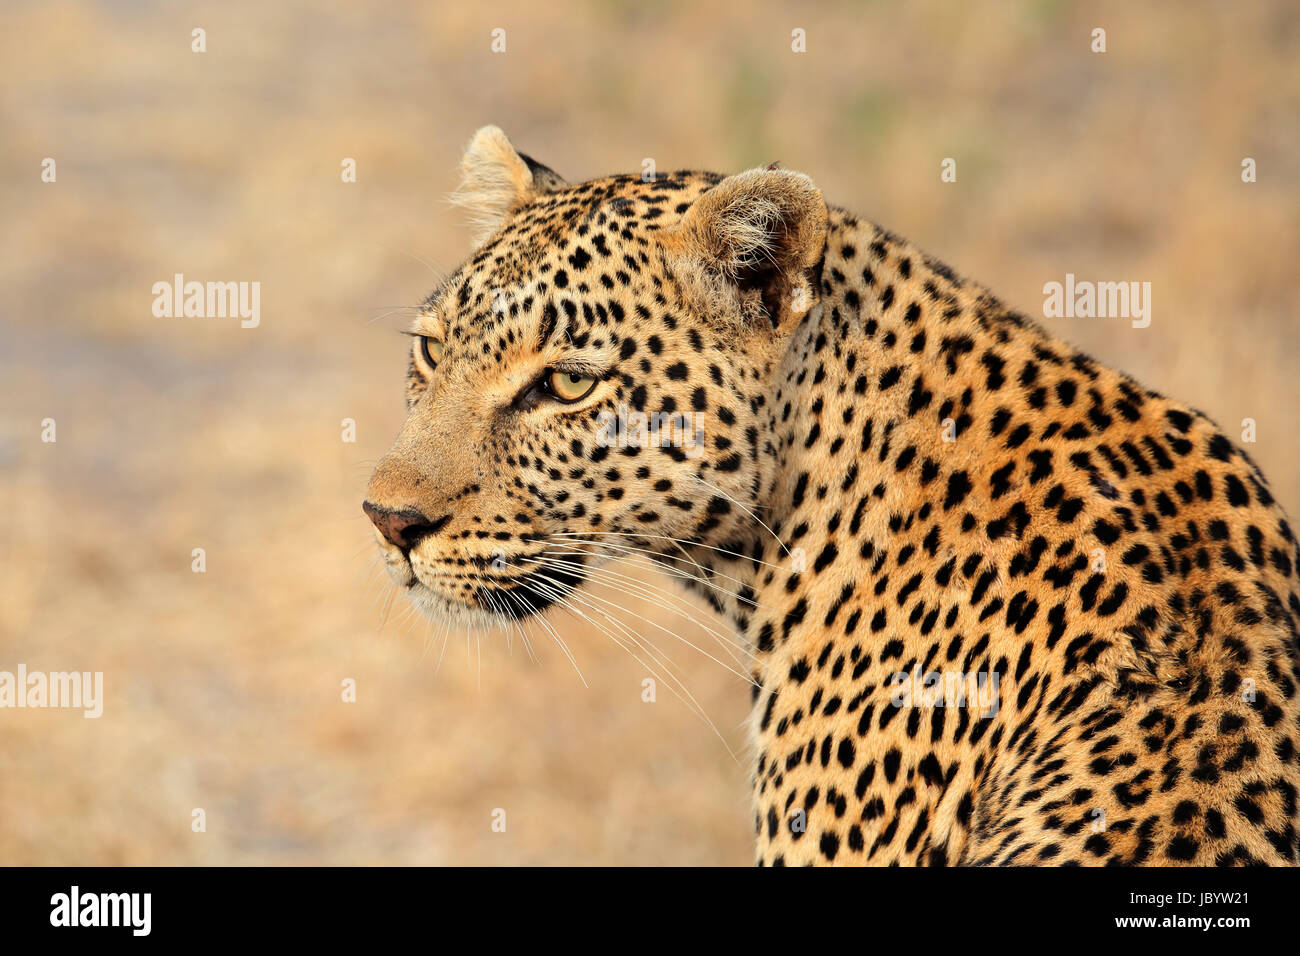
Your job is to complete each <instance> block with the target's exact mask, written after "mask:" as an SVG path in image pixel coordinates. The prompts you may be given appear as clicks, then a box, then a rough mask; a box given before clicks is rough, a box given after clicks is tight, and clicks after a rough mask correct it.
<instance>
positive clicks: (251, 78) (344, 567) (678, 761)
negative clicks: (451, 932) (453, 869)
mask: <svg viewBox="0 0 1300 956" xmlns="http://www.w3.org/2000/svg"><path fill="white" fill-rule="evenodd" d="M0 17H2V24H3V28H2V29H0V172H2V174H3V175H0V210H2V212H0V217H2V218H0V389H2V390H0V396H2V404H0V500H2V501H3V502H4V505H3V507H2V508H0V670H8V671H14V670H15V669H16V668H17V665H18V664H20V663H23V664H25V665H26V666H27V668H28V669H29V670H44V671H64V670H88V671H102V672H104V681H105V698H106V699H105V703H104V713H103V716H102V717H101V718H100V719H98V720H90V719H83V718H82V716H81V714H80V712H76V711H64V710H0V864H20V863H21V864H168V863H175V864H199V863H202V864H281V863H367V864H372V863H399V864H415V863H428V864H534V863H556V864H597V863H604V864H610V863H614V864H618V863H638V864H697V863H710V864H712V863H717V864H747V863H749V862H750V861H751V859H752V856H751V850H750V846H751V822H750V813H749V810H748V785H747V776H748V766H747V763H746V751H745V742H744V734H743V729H742V723H743V721H744V719H745V716H746V713H747V708H748V700H749V695H748V692H747V688H746V686H745V685H744V683H743V682H742V681H740V680H739V679H738V678H736V677H735V676H733V675H732V674H730V673H728V672H727V671H726V670H724V669H723V668H721V667H719V666H718V665H717V664H715V663H713V662H712V661H710V660H709V659H708V658H706V657H704V656H702V655H700V654H697V653H694V652H692V651H691V650H690V649H689V648H687V647H685V646H684V645H678V644H676V642H674V641H673V640H671V639H669V638H666V637H664V636H663V634H662V633H661V634H659V640H658V643H659V645H660V646H661V647H662V648H663V649H664V650H665V651H667V652H668V653H670V654H671V656H672V657H673V659H674V660H675V661H676V662H677V664H678V665H679V666H680V668H681V670H680V673H681V676H682V680H683V682H684V683H685V685H686V686H687V687H688V688H689V690H690V691H691V692H692V693H693V694H694V696H695V697H696V699H697V700H698V701H699V704H700V706H701V708H702V709H703V711H704V713H705V714H707V716H708V718H709V719H710V720H712V722H713V723H714V724H715V725H716V727H717V728H718V730H719V733H718V734H715V733H714V731H713V730H712V729H710V727H709V725H708V724H707V723H706V722H705V721H704V720H703V719H701V717H700V716H699V715H698V714H697V713H694V712H693V711H692V710H691V709H690V708H688V707H686V706H685V705H683V704H682V703H681V702H679V701H678V700H676V699H675V698H673V697H672V695H671V694H670V693H667V692H666V691H665V688H663V687H662V686H661V687H660V689H659V693H658V700H657V701H656V702H655V703H645V702H643V700H642V683H641V682H642V680H643V679H644V678H645V677H646V676H647V674H646V672H645V670H644V669H643V668H642V667H641V666H640V665H638V664H637V663H636V662H635V661H633V660H632V659H631V658H630V657H628V656H627V654H626V653H624V652H623V651H622V650H620V649H619V648H617V647H615V646H614V645H613V643H612V642H611V641H610V640H609V639H608V638H607V637H605V636H603V635H602V634H600V633H599V632H597V631H595V630H592V629H590V628H585V627H582V626H579V622H576V621H575V620H574V619H572V618H566V617H564V616H563V615H559V616H556V617H554V618H553V619H552V621H553V624H554V626H555V627H556V628H557V629H559V631H560V632H561V634H562V635H563V636H564V637H565V639H566V641H567V643H568V645H569V646H570V648H572V650H573V653H574V656H575V658H576V660H577V663H578V666H579V668H580V669H581V672H582V675H583V677H584V678H585V684H584V682H583V680H580V679H579V677H578V676H577V674H576V673H575V671H574V669H573V668H572V667H571V666H570V664H569V662H568V661H567V660H566V659H565V657H564V655H563V654H562V653H561V652H560V651H559V649H558V648H557V647H556V646H555V644H554V643H553V642H550V641H549V640H547V639H545V637H544V636H543V635H542V634H541V632H540V631H538V630H536V629H534V632H533V634H534V640H533V642H532V643H533V646H534V648H535V649H536V651H537V659H536V660H532V659H530V657H529V655H528V654H527V653H525V651H524V649H523V647H522V646H521V643H520V641H519V639H518V637H517V636H516V637H515V638H514V639H513V640H512V641H511V642H510V644H509V645H508V646H507V643H506V640H505V637H504V636H497V637H491V638H487V639H484V640H467V639H466V638H465V637H464V636H462V635H450V637H449V640H448V641H447V642H446V644H445V645H444V644H443V640H442V638H443V637H444V636H445V635H444V634H443V633H442V632H440V631H438V630H437V629H436V628H434V627H433V626H431V625H430V624H429V623H428V622H425V621H423V620H418V619H415V618H414V617H413V616H412V615H411V614H410V613H409V612H408V610H407V609H406V607H405V605H404V603H403V602H402V601H401V599H400V598H399V599H398V600H397V601H392V602H390V597H391V591H390V587H389V584H388V581H387V578H386V577H385V576H384V575H383V574H382V572H381V568H380V566H379V563H378V560H377V556H376V552H375V548H374V546H373V543H372V541H371V532H370V527H369V524H368V522H367V521H366V520H365V518H364V517H363V516H362V514H361V511H360V502H361V497H362V491H363V489H364V487H365V482H366V479H367V477H368V474H369V471H370V468H371V467H372V466H373V464H374V463H375V461H376V460H377V459H378V458H379V456H380V455H382V453H383V451H384V450H385V448H386V447H387V444H388V442H389V441H390V440H391V438H392V437H393V436H394V435H395V434H396V431H397V428H398V426H399V424H400V422H401V419H402V416H403V375H404V369H405V364H406V350H407V345H408V342H407V340H406V339H405V338H404V337H402V336H400V335H399V334H397V330H399V329H401V328H402V327H404V325H405V323H406V321H407V315H408V313H405V312H403V311H394V310H400V308H401V307H403V306H410V305H413V304H415V303H416V302H418V301H419V300H420V299H421V298H422V297H423V296H424V295H425V294H426V293H427V292H428V291H430V290H431V289H432V288H433V286H434V284H435V282H436V276H435V273H436V272H437V271H439V270H450V269H451V268H454V266H455V265H456V264H457V263H458V262H459V261H460V260H461V259H462V258H463V257H464V256H465V255H466V253H467V252H468V250H469V238H468V236H469V233H468V230H467V229H466V228H465V226H464V223H463V219H462V217H461V216H460V215H459V214H458V213H457V212H455V211H454V210H452V209H451V208H450V207H449V206H448V205H447V203H446V202H445V197H446V195H447V193H448V192H449V191H450V190H451V189H452V188H453V187H454V185H455V182H456V166H457V162H458V160H459V156H460V151H461V148H462V146H463V144H464V143H465V141H466V140H467V139H468V138H469V136H470V135H471V134H472V133H473V131H474V130H475V129H476V128H478V127H479V126H481V125H483V124H486V123H496V124H499V125H500V126H502V127H503V128H504V129H505V130H506V132H507V133H508V134H509V135H510V136H511V137H512V139H513V140H514V142H515V144H516V145H517V146H518V147H519V148H520V149H522V150H524V151H526V152H528V153H530V154H532V155H533V156H535V157H536V158H538V159H539V160H541V161H542V162H545V163H547V164H549V165H551V166H553V167H554V168H555V169H556V170H558V171H559V172H560V173H561V174H562V175H565V176H566V177H568V178H569V179H571V180H574V181H577V180H581V179H585V178H591V177H593V176H597V175H603V174H606V173H611V172H630V171H639V170H640V169H641V164H642V161H643V160H644V159H646V158H652V159H653V160H654V161H655V163H656V165H657V166H658V167H659V168H660V169H671V168H679V167H683V166H693V167H705V168H713V169H717V170H721V171H738V170H741V169H744V168H749V167H753V166H757V165H761V164H766V163H769V162H772V161H774V160H779V161H780V162H781V163H782V164H783V165H784V166H785V167H786V168H791V169H797V170H801V171H804V172H807V173H809V174H810V175H812V176H813V178H814V179H815V180H817V182H818V183H819V184H820V185H821V187H822V188H823V190H824V192H825V195H826V196H827V198H828V199H829V200H830V201H832V202H835V203H838V204H841V205H845V206H848V207H850V208H852V209H854V210H855V211H857V212H859V213H860V214H862V215H864V216H866V217H868V218H871V219H874V220H875V221H877V222H880V223H881V224H883V225H885V226H887V227H889V228H891V229H893V230H895V231H897V232H899V233H902V234H904V235H906V236H908V237H909V238H911V239H913V240H914V241H916V242H917V243H919V244H920V245H921V246H922V247H924V248H927V249H928V250H929V251H931V252H932V253H934V254H936V255H938V256H939V257H941V258H943V259H945V260H946V261H948V262H950V263H951V264H952V265H953V266H954V267H955V268H956V269H957V270H958V271H959V272H961V273H963V274H965V275H968V276H971V277H974V278H976V279H978V280H980V281H981V282H983V283H985V284H987V285H989V286H990V287H991V288H992V289H993V290H994V291H995V292H996V293H998V294H999V295H1000V296H1001V297H1002V298H1003V299H1005V300H1006V301H1007V302H1008V303H1009V304H1011V305H1012V306H1014V307H1017V308H1019V309H1021V310H1023V311H1025V312H1027V313H1029V314H1031V315H1036V316H1041V314H1042V303H1043V292H1042V287H1043V284H1044V283H1045V282H1049V281H1063V280H1064V276H1065V274H1066V273H1067V272H1072V273H1074V274H1075V275H1076V276H1078V277H1079V278H1080V279H1092V280H1138V281H1149V282H1150V283H1151V284H1152V324H1151V326H1150V328H1147V329H1133V328H1131V327H1130V326H1129V324H1128V322H1126V321H1124V320H1113V319H1112V320H1101V319H1091V320H1089V319H1055V320H1050V321H1048V322H1047V324H1048V325H1050V326H1052V327H1053V328H1054V329H1055V330H1056V331H1058V332H1059V333H1060V334H1062V335H1064V336H1065V337H1067V338H1068V339H1070V340H1072V341H1073V342H1075V343H1077V344H1079V345H1081V346H1082V347H1084V348H1085V349H1087V350H1088V351H1091V352H1092V353H1094V354H1095V355H1096V356H1097V357H1099V358H1100V359H1102V360H1103V361H1105V362H1107V363H1109V364H1113V365H1117V366H1119V367H1121V368H1123V369H1125V370H1127V371H1129V372H1131V373H1132V374H1134V375H1135V376H1137V377H1138V378H1139V379H1141V380H1142V381H1143V382H1144V383H1146V384H1147V385H1149V386H1151V387H1153V388H1156V389H1158V390H1160V391H1163V392H1167V393H1170V394H1173V395H1176V396H1179V397H1181V398H1184V399H1186V400H1188V401H1190V402H1191V403H1192V404H1194V405H1197V406H1198V407H1200V408H1202V409H1203V410H1205V411H1206V412H1207V413H1209V414H1210V415H1211V416H1213V417H1214V418H1215V419H1217V420H1218V421H1219V422H1220V423H1221V424H1222V425H1223V426H1224V427H1225V430H1226V431H1227V432H1228V434H1229V435H1232V436H1234V437H1238V436H1239V435H1240V422H1241V420H1242V419H1244V418H1252V419H1254V420H1255V421H1256V422H1257V428H1258V442H1257V444H1254V445H1249V446H1247V447H1248V449H1249V451H1250V452H1251V454H1252V455H1253V456H1255V457H1256V459H1257V460H1258V461H1259V462H1260V464H1261V465H1262V467H1263V468H1264V470H1265V472H1266V474H1267V475H1269V476H1270V477H1271V480H1272V483H1273V487H1274V491H1275V492H1276V494H1277V496H1278V498H1279V499H1280V500H1281V501H1282V502H1283V504H1284V505H1285V506H1286V507H1288V508H1289V509H1290V510H1291V513H1292V514H1293V515H1295V514H1296V511H1295V509H1296V507H1297V505H1300V475H1298V474H1297V463H1298V462H1300V433H1298V432H1297V428H1296V425H1295V412H1294V409H1295V402H1296V384H1295V383H1296V368H1297V362H1296V359H1297V352H1298V349H1300V326H1298V324H1297V310H1296V306H1295V297H1296V293H1297V278H1296V268H1297V263H1298V262H1300V230H1298V227H1300V70H1298V69H1297V68H1296V63H1297V62H1300V7H1297V6H1296V5H1295V4H1293V3H1288V2H1282V0H1279V2H1277V3H1264V2H1258V3H1256V2H1250V3H1240V4H1219V3H1204V4H1201V3H1152V4H1141V5H1136V4H1130V3H1123V2H1116V3H1088V4H1078V5H1073V4H1067V3H1056V2H1026V3H1018V4H1017V3H1001V4H990V5H979V6H978V7H977V6H976V5H973V4H965V3H959V2H953V3H931V2H921V3H916V2H908V3H902V2H899V3H826V4H821V5H818V6H816V7H815V8H811V9H810V8H809V7H808V6H807V5H796V4H788V5H787V4H779V3H771V2H760V3H754V4H746V5H743V6H741V5H731V4H718V5H716V6H707V5H702V4H698V3H688V2H674V0H660V2H656V3H653V4H641V3H631V2H621V3H592V4H581V3H564V2H551V3H546V4H538V3H517V4H498V3H473V4H428V3H416V2H412V3H407V4H348V3H341V2H339V3H332V4H308V3H302V2H277V3H273V4H271V3H266V4H262V3H234V2H221V3H217V2H212V3H194V4H179V3H164V2H146V0H132V2H125V0H120V2H106V3H98V4H96V3H89V2H65V0H48V2H42V3H39V4H37V3H30V4H27V3H13V2H9V3H6V4H5V6H4V10H3V13H0ZM1096 27H1101V28H1103V29H1105V31H1106V45H1107V51H1106V52H1105V53H1104V54H1098V53H1093V52H1091V49H1090V48H1091V46H1092V42H1093V41H1092V36H1091V34H1092V30H1093V29H1094V28H1096ZM195 28H202V29H203V30H204V31H206V36H205V40H206V52H204V53H195V52H192V50H191V44H192V42H193V40H192V31H193V30H194V29H195ZM497 28H500V29H503V30H504V31H505V34H504V41H505V52H501V53H494V52H493V51H492V42H493V36H492V31H493V30H494V29H497ZM795 29H802V30H803V31H805V36H806V52H805V53H795V52H793V51H792V49H791V43H792V31H793V30H795ZM46 157H50V158H53V159H54V160H55V161H56V163H57V166H56V171H57V179H56V181H55V182H53V183H48V182H42V179H41V172H42V161H43V160H44V159H45V158H46ZM947 157H951V158H954V159H955V160H956V163H957V167H956V168H957V182H955V183H943V182H941V181H940V175H939V174H940V164H941V162H942V161H943V160H944V159H945V158H947ZM1245 157H1252V158H1253V159H1255V160H1256V162H1257V164H1258V182H1256V183H1253V184H1245V183H1243V182H1242V179H1241V164H1242V161H1243V159H1244V158H1245ZM345 158H351V159H354V160H355V162H356V179H357V181H356V182H355V183H345V182H343V181H342V178H341V164H342V162H343V161H344V159H345ZM175 273H183V274H184V275H185V276H186V278H187V279H193V280H198V281H208V280H217V281H246V282H252V281H257V282H260V283H261V323H260V325H259V326H258V327H257V328H255V329H244V328H241V327H240V325H239V322H238V320H237V319H220V318H213V319H198V318H190V319H185V318H176V319H166V318H155V317H154V316H153V314H152V311H151V308H152V303H153V299H154V294H153V292H152V286H153V283H155V282H158V281H170V280H171V277H172V276H173V275H174V274H175ZM46 418H52V419H54V420H55V422H56V427H57V441H56V442H54V443H46V442H42V441H41V431H42V425H41V423H42V420H44V419H46ZM344 419H352V420H354V421H355V423H356V441H355V442H354V443H349V442H345V441H344V440H343V428H342V422H343V420H344ZM195 548H202V549H204V551H205V553H206V565H207V570H206V572H205V573H194V572H193V571H192V570H191V562H192V557H191V555H192V552H193V549H195ZM658 584H664V582H663V581H662V580H660V581H659V582H658ZM665 586H667V585H665ZM626 603H627V605H628V610H629V612H630V614H629V616H628V617H627V618H626V620H627V621H628V623H629V624H631V625H633V626H635V627H637V628H638V629H639V630H642V631H643V632H648V631H649V628H650V625H648V624H643V623H642V622H639V621H638V620H637V619H636V618H635V617H634V616H631V615H632V614H639V615H642V616H644V617H646V618H649V619H650V620H653V621H655V622H657V623H660V624H662V625H663V627H664V628H666V629H668V630H672V631H674V632H676V633H678V634H680V635H682V636H683V637H685V638H687V639H690V640H693V641H699V640H701V639H704V640H707V636H706V635H704V634H703V633H702V632H701V630H700V628H699V627H698V626H697V625H695V624H693V623H692V622H691V621H690V620H689V619H688V618H687V617H685V616H683V615H682V614H680V613H672V612H670V611H668V610H665V609H663V608H660V607H656V606H654V604H652V603H650V602H636V601H627V602H626ZM688 603H689V602H688ZM690 613H691V615H692V616H694V617H697V618H700V619H702V620H707V614H706V612H703V611H698V610H696V611H691V612H690ZM444 648H445V649H444ZM345 680H352V681H355V686H356V701H355V703H348V702H344V701H343V700H342V691H341V688H342V683H343V682H344V681H345ZM733 752H734V754H735V756H733ZM195 808H202V809H203V810H204V811H205V814H206V832H202V833H195V832H193V830H192V829H191V820H192V812H193V810H194V809H195ZM498 808H499V809H503V810H505V811H506V819H507V826H506V829H505V832H493V829H492V821H493V812H494V811H495V810H497V809H498Z"/></svg>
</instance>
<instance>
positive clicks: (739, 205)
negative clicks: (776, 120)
mask: <svg viewBox="0 0 1300 956" xmlns="http://www.w3.org/2000/svg"><path fill="white" fill-rule="evenodd" d="M668 241H669V244H670V248H671V249H672V250H673V251H674V252H675V253H676V255H677V257H678V258H679V260H683V262H684V264H685V265H687V267H688V269H689V268H690V266H691V265H692V264H693V265H694V266H695V271H697V272H702V273H703V275H702V276H701V277H702V278H703V279H704V280H705V284H706V286H709V285H711V286H712V287H713V290H714V291H715V292H717V291H719V286H721V289H722V290H724V292H725V290H726V289H731V290H734V291H733V292H732V295H733V296H734V295H735V293H736V292H738V293H739V296H740V301H741V311H742V313H743V314H745V315H746V317H751V316H753V315H754V314H755V313H759V312H761V313H762V314H763V315H764V316H765V317H766V318H767V319H768V320H769V321H770V322H771V323H772V326H773V327H774V328H777V329H780V328H782V327H785V326H787V323H788V322H789V320H790V319H792V318H793V319H797V318H801V317H802V316H803V314H804V313H806V312H807V311H808V309H810V308H811V307H812V306H813V304H815V297H816V283H815V277H814V276H813V275H812V270H813V267H815V266H816V265H817V264H818V263H819V262H820V261H821V258H822V253H823V250H824V247H825V245H826V202H825V201H824V200H823V199H822V194H821V190H819V189H818V188H817V186H816V185H815V184H814V183H813V181H812V180H811V179H809V178H808V177H807V176H805V175H803V174H802V173H796V172H792V171H790V170H784V169H751V170H749V171H748V172H744V173H739V174H737V175H735V176H731V177H728V178H727V179H724V180H722V182H720V183H718V184H717V185H716V186H714V187H713V188H712V189H710V190H708V191H707V192H705V193H704V194H702V195H701V196H700V197H699V199H697V200H696V201H695V203H694V205H692V206H691V208H690V209H688V210H687V211H686V214H685V215H684V216H683V217H682V219H681V222H679V223H678V224H677V225H676V226H675V227H674V229H673V231H672V234H671V235H670V236H669V238H668Z"/></svg>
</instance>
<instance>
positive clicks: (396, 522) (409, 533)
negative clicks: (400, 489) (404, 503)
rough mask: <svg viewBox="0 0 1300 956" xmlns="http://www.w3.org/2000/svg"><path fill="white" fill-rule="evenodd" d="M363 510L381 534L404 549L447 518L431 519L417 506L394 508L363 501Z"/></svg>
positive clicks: (429, 532)
mask: <svg viewBox="0 0 1300 956" xmlns="http://www.w3.org/2000/svg"><path fill="white" fill-rule="evenodd" d="M361 510H362V511H364V512H365V513H366V517H368V518H369V519H370V520H371V521H372V522H374V525H375V527H376V528H378V529H379V533H380V534H382V535H383V536H384V537H385V538H387V539H388V541H389V542H391V543H392V544H394V545H396V546H397V547H399V548H401V549H402V550H403V551H405V550H408V549H410V548H413V547H415V545H416V544H417V543H418V542H419V541H420V539H421V538H423V537H425V536H426V535H430V534H433V533H434V532H435V531H437V530H438V528H439V527H440V526H441V525H442V524H446V519H442V521H441V522H432V521H430V520H429V519H428V518H426V517H425V516H424V513H423V512H421V511H420V510H419V509H417V508H402V509H400V510H394V509H392V508H381V507H380V506H379V505H376V504H372V503H371V502H369V501H363V502H362V503H361Z"/></svg>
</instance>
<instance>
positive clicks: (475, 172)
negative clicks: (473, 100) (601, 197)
mask: <svg viewBox="0 0 1300 956" xmlns="http://www.w3.org/2000/svg"><path fill="white" fill-rule="evenodd" d="M567 185H568V183H566V182H565V181H564V180H563V179H562V178H561V177H560V176H559V175H558V174H557V173H556V172H555V171H554V170H552V169H549V168H547V167H546V166H543V165H542V164H541V163H539V162H537V161H536V160H534V159H532V158H531V157H529V156H525V155H524V154H523V153H520V152H518V151H517V150H516V149H515V148H514V146H512V145H511V144H510V140H509V139H507V138H506V134H505V133H503V132H502V131H501V129H500V127H497V126H484V127H483V128H482V129H480V130H479V131H478V132H477V133H475V134H474V137H473V139H471V140H470V141H469V145H468V146H467V147H466V148H465V155H464V156H462V157H461V160H460V186H459V187H457V189H456V191H455V192H454V193H452V195H451V202H452V203H453V204H454V205H457V206H460V207H462V208H463V209H466V210H468V212H469V218H470V223H471V225H472V226H473V229H474V244H475V245H481V244H482V243H483V240H485V239H487V237H488V236H490V235H492V233H494V232H496V231H497V229H499V228H500V227H501V225H502V224H503V223H504V222H505V220H506V218H507V217H508V216H509V215H510V214H511V213H512V212H513V211H514V210H516V209H518V208H519V207H520V206H522V205H524V204H526V203H529V202H531V201H532V200H533V199H535V198H536V197H537V196H539V195H541V194H542V193H547V192H551V191H553V190H556V189H563V188H564V187H565V186H567Z"/></svg>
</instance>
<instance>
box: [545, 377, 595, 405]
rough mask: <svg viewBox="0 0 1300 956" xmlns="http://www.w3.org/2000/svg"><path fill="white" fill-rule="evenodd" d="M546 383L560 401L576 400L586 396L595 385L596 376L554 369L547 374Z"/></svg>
mask: <svg viewBox="0 0 1300 956" xmlns="http://www.w3.org/2000/svg"><path fill="white" fill-rule="evenodd" d="M546 384H547V386H548V387H549V388H550V390H551V394H552V395H554V396H555V397H556V398H558V399H559V400H560V401H562V402H576V401H579V400H580V399H584V398H586V397H587V396H588V395H589V394H590V393H591V390H592V389H593V388H595V387H596V376H594V375H578V374H576V373H574V372H560V371H556V372H551V373H550V374H549V375H547V377H546Z"/></svg>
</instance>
